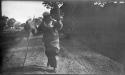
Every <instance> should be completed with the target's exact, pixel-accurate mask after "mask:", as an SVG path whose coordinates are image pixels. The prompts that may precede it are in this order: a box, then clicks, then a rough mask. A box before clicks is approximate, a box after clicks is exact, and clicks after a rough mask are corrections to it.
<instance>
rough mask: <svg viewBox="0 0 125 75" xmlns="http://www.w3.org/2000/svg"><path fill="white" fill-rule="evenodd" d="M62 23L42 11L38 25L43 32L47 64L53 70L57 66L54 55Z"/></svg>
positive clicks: (57, 51) (57, 46) (57, 47)
mask: <svg viewBox="0 0 125 75" xmlns="http://www.w3.org/2000/svg"><path fill="white" fill-rule="evenodd" d="M62 27H63V24H62V22H61V20H55V19H53V18H52V17H51V16H50V13H48V12H45V13H43V21H42V23H41V25H40V27H39V28H40V30H41V32H42V33H43V42H44V46H45V54H46V56H47V58H48V62H47V66H48V67H49V66H51V67H53V70H54V71H55V69H56V68H57V59H56V56H57V55H58V53H59V50H60V46H59V33H58V31H59V30H61V29H62Z"/></svg>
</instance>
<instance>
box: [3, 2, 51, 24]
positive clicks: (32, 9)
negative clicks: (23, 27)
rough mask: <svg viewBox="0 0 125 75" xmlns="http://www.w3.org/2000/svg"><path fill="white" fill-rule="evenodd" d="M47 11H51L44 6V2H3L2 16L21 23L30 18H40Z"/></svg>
mask: <svg viewBox="0 0 125 75" xmlns="http://www.w3.org/2000/svg"><path fill="white" fill-rule="evenodd" d="M45 11H49V10H48V9H46V8H45V7H44V6H43V5H42V1H2V15H3V16H4V15H5V16H7V17H9V18H14V19H16V20H17V21H19V22H21V23H24V22H25V21H26V20H27V19H29V18H33V17H40V16H42V13H43V12H45Z"/></svg>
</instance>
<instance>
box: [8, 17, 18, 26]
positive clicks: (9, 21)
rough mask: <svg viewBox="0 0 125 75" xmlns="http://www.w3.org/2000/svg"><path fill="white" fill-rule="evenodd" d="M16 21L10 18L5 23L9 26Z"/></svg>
mask: <svg viewBox="0 0 125 75" xmlns="http://www.w3.org/2000/svg"><path fill="white" fill-rule="evenodd" d="M15 22H16V20H15V19H14V18H10V19H9V20H8V21H7V25H8V26H9V27H13V25H14V23H15Z"/></svg>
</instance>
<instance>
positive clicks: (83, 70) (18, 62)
mask: <svg viewBox="0 0 125 75" xmlns="http://www.w3.org/2000/svg"><path fill="white" fill-rule="evenodd" d="M15 40H16V41H19V42H18V43H17V44H15V45H14V46H13V47H11V48H9V49H8V53H7V54H6V57H5V59H4V67H3V69H4V71H3V72H4V73H3V75H11V74H12V75H23V74H53V72H51V71H50V70H49V69H46V62H47V58H46V55H45V54H44V46H43V43H42V36H35V37H32V38H30V40H29V44H28V41H27V38H17V39H15ZM60 43H61V52H60V55H59V59H58V68H57V72H56V74H99V75H122V74H123V66H122V65H121V64H119V63H117V62H115V61H113V60H111V59H110V58H108V57H105V56H102V55H101V54H98V53H95V52H92V51H91V50H89V48H87V46H85V45H84V44H81V43H80V42H79V41H78V40H62V41H61V42H60ZM27 44H28V45H27ZM26 53H27V56H26ZM25 56H26V61H25V62H24V58H25ZM23 65H24V66H23Z"/></svg>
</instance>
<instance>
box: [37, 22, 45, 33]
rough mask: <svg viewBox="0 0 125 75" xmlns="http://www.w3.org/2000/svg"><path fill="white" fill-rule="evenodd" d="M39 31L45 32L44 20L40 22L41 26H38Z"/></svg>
mask: <svg viewBox="0 0 125 75" xmlns="http://www.w3.org/2000/svg"><path fill="white" fill-rule="evenodd" d="M38 32H40V33H43V32H44V22H42V23H41V24H40V26H39V27H38Z"/></svg>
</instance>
